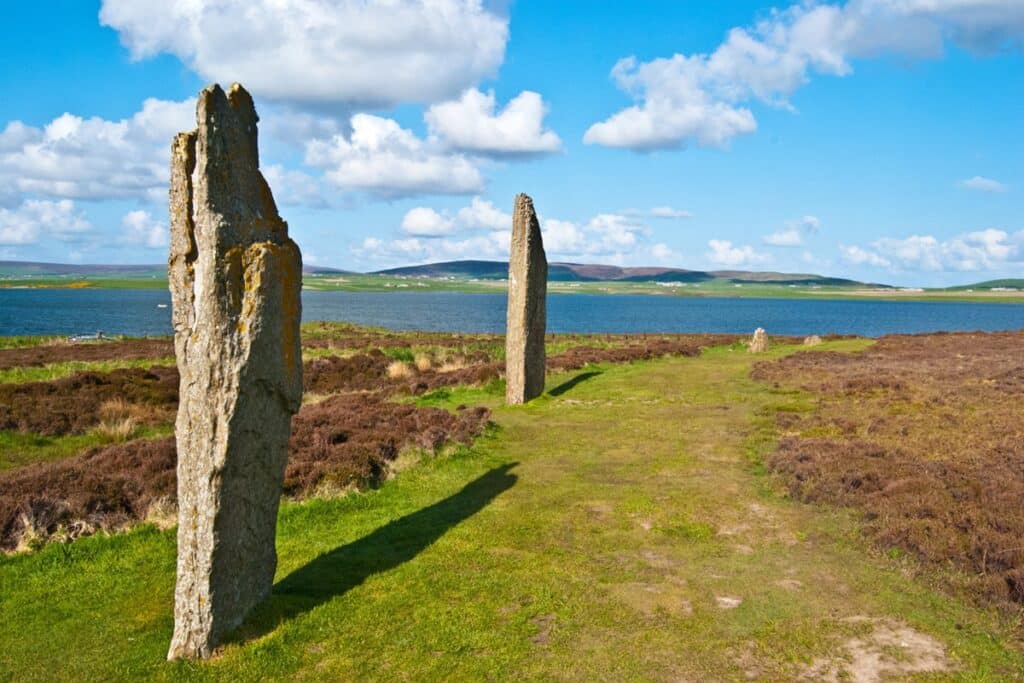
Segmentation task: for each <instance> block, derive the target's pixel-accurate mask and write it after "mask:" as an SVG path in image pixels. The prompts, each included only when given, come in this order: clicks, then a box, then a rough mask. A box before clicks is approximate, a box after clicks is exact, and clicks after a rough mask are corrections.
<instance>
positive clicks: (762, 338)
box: [747, 327, 768, 353]
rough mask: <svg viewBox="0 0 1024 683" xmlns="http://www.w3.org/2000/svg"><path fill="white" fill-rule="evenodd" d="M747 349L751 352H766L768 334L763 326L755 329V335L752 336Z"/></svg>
mask: <svg viewBox="0 0 1024 683" xmlns="http://www.w3.org/2000/svg"><path fill="white" fill-rule="evenodd" d="M747 350H748V351H750V353H764V352H765V351H767V350H768V334H767V333H766V332H765V331H764V328H763V327H759V328H757V329H756V330H754V336H753V337H751V339H750V344H748V345H747Z"/></svg>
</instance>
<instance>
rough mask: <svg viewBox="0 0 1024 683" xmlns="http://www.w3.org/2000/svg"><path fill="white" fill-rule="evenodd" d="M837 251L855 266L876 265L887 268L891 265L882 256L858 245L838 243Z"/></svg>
mask: <svg viewBox="0 0 1024 683" xmlns="http://www.w3.org/2000/svg"><path fill="white" fill-rule="evenodd" d="M839 251H840V253H841V254H842V255H843V260H844V261H846V262H847V263H852V264H854V265H857V266H860V265H869V266H878V267H879V268H888V267H889V266H890V265H891V264H890V263H889V261H888V260H886V259H885V258H883V257H882V256H880V255H878V254H876V253H875V252H873V251H868V250H867V249H862V248H861V247H858V246H846V245H844V244H840V245H839Z"/></svg>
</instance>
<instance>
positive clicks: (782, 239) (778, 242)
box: [764, 228, 804, 247]
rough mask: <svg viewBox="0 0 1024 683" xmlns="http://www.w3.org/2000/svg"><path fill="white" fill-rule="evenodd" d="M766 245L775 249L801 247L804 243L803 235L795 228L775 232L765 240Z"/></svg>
mask: <svg viewBox="0 0 1024 683" xmlns="http://www.w3.org/2000/svg"><path fill="white" fill-rule="evenodd" d="M764 243H765V244H769V245H771V246H773V247H799V246H800V245H802V244H803V243H804V240H803V235H801V234H800V231H799V230H797V229H795V228H787V229H786V230H779V231H778V232H773V233H772V234H770V235H767V236H766V237H765V238H764Z"/></svg>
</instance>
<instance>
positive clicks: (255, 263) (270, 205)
mask: <svg viewBox="0 0 1024 683" xmlns="http://www.w3.org/2000/svg"><path fill="white" fill-rule="evenodd" d="M196 118H197V121H198V128H197V130H194V131H192V132H190V133H181V134H179V135H178V136H177V137H176V138H175V139H174V143H173V146H172V150H171V152H172V153H171V192H170V223H171V245H170V257H169V261H168V272H169V277H170V289H171V300H172V303H173V323H174V347H175V353H176V355H177V361H178V370H179V372H180V374H181V384H180V394H181V396H180V402H179V408H178V419H177V423H176V425H175V434H176V437H177V446H178V582H177V587H176V589H175V594H174V636H173V639H172V641H171V647H170V651H169V652H168V655H167V656H168V658H169V659H177V658H182V657H207V656H209V655H210V653H211V651H212V650H213V649H214V648H215V647H216V646H217V644H218V643H219V642H220V640H221V638H222V637H223V636H224V635H225V634H226V633H227V632H228V631H230V630H231V629H233V628H235V627H236V626H238V625H239V624H240V623H241V622H242V620H243V619H244V618H245V616H246V614H247V613H248V612H249V611H250V610H251V609H252V607H253V606H255V605H256V604H257V603H258V602H260V601H261V600H263V599H264V598H266V597H267V596H268V595H269V594H270V589H271V587H272V585H273V579H274V571H275V569H276V564H277V554H276V551H275V547H274V535H275V526H276V522H277V510H278V502H279V500H280V496H281V483H282V478H283V476H284V467H285V464H286V461H287V457H288V450H287V448H288V436H289V431H290V427H291V416H292V414H294V413H295V411H297V410H298V408H299V404H300V403H301V399H302V354H301V349H300V346H299V318H300V305H301V304H300V299H299V294H300V289H301V284H302V282H301V272H302V257H301V255H300V253H299V248H298V247H297V246H296V244H295V243H294V242H293V241H292V240H291V239H289V238H288V225H287V223H285V222H284V221H283V220H281V217H280V216H279V215H278V213H277V207H276V206H275V204H274V198H273V196H272V195H271V193H270V188H269V187H268V186H267V183H266V181H265V180H264V179H263V176H262V174H261V173H260V171H259V154H258V151H257V140H256V122H257V120H258V118H257V116H256V109H255V107H254V106H253V102H252V98H251V97H250V96H249V94H248V93H247V92H246V91H245V90H244V89H243V88H242V87H241V86H239V85H237V84H235V85H233V86H231V88H230V89H229V90H228V92H227V93H225V92H224V91H223V90H222V89H221V88H220V86H217V85H213V86H210V87H208V88H206V89H204V90H203V91H202V92H200V93H199V101H198V105H197V111H196Z"/></svg>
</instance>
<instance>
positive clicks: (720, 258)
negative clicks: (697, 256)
mask: <svg viewBox="0 0 1024 683" xmlns="http://www.w3.org/2000/svg"><path fill="white" fill-rule="evenodd" d="M708 247H709V249H710V251H708V252H707V254H706V256H707V258H708V260H709V261H711V262H712V263H715V264H718V265H723V266H748V265H753V264H757V263H764V262H765V261H767V260H768V256H767V255H766V254H762V253H760V252H758V251H755V250H754V248H753V247H751V246H750V245H743V246H733V243H732V242H730V241H729V240H709V241H708Z"/></svg>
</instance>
